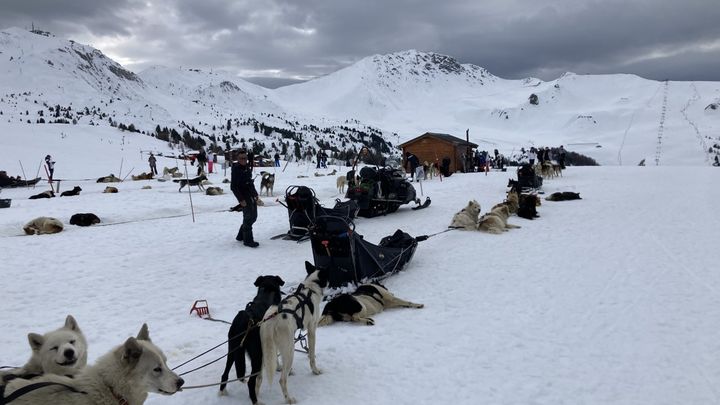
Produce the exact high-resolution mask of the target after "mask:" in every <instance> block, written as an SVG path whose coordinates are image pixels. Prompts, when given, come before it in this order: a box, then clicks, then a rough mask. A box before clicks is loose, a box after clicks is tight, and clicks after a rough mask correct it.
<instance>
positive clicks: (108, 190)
mask: <svg viewBox="0 0 720 405" xmlns="http://www.w3.org/2000/svg"><path fill="white" fill-rule="evenodd" d="M117 192H118V189H117V187H113V186H107V187H105V190H103V193H117Z"/></svg>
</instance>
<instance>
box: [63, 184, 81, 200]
mask: <svg viewBox="0 0 720 405" xmlns="http://www.w3.org/2000/svg"><path fill="white" fill-rule="evenodd" d="M81 191H82V189H81V188H80V187H79V186H75V187H73V189H72V190H68V191H63V192H62V193H60V197H72V196H75V195H80V192H81Z"/></svg>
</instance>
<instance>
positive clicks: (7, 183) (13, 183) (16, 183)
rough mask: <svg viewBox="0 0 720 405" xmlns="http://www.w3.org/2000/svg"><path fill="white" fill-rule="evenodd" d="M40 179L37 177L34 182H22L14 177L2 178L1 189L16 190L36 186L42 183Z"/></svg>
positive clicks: (0, 180)
mask: <svg viewBox="0 0 720 405" xmlns="http://www.w3.org/2000/svg"><path fill="white" fill-rule="evenodd" d="M40 179H41V178H40V177H36V178H34V179H32V180H20V179H18V178H14V177H7V176H0V187H4V188H16V187H28V186H34V185H35V184H37V183H38V182H39V181H40Z"/></svg>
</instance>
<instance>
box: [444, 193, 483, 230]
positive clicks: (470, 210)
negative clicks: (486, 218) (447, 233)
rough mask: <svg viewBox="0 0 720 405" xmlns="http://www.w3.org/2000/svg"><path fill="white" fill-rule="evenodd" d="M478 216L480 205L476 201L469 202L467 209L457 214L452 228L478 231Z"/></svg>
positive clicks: (451, 225) (451, 223) (451, 224)
mask: <svg viewBox="0 0 720 405" xmlns="http://www.w3.org/2000/svg"><path fill="white" fill-rule="evenodd" d="M478 215H480V203H479V202H477V201H475V200H472V201H469V202H468V205H467V206H466V207H465V208H463V209H462V210H460V211H459V212H457V213H455V215H454V216H453V219H452V222H450V228H460V229H465V230H468V231H469V230H475V229H477V221H478Z"/></svg>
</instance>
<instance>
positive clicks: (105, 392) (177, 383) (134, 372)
mask: <svg viewBox="0 0 720 405" xmlns="http://www.w3.org/2000/svg"><path fill="white" fill-rule="evenodd" d="M36 382H52V383H55V384H56V385H51V386H48V387H43V388H41V389H36V390H34V391H31V392H29V393H26V394H24V395H22V396H20V397H19V398H17V399H15V400H14V401H13V402H12V405H40V404H43V405H45V404H48V405H49V404H52V405H100V404H102V405H105V404H109V405H110V404H111V405H115V404H123V405H125V404H127V405H142V404H144V403H145V400H146V399H147V396H148V393H150V392H155V393H159V394H164V395H172V394H174V393H176V392H177V391H179V390H180V387H182V385H183V384H184V381H183V379H182V378H180V377H179V376H178V375H177V374H175V373H174V372H172V371H171V370H170V369H169V368H168V366H167V364H166V358H165V355H164V354H163V352H162V351H161V350H160V349H159V348H158V347H157V346H155V345H154V344H153V343H152V341H150V335H149V333H148V328H147V325H143V326H142V328H141V329H140V333H138V335H137V337H136V338H134V337H130V338H128V339H127V340H126V341H125V343H123V344H122V345H120V346H118V347H116V348H115V349H113V350H112V351H111V352H109V353H107V354H105V355H104V356H102V357H100V358H99V359H98V360H97V362H96V363H95V364H93V365H92V366H87V367H85V368H84V369H83V370H82V371H81V372H80V373H79V374H77V375H76V376H75V378H68V377H61V376H54V375H46V376H42V377H38V378H35V379H33V380H31V381H29V380H20V379H15V380H13V381H11V382H10V383H9V384H8V385H7V387H6V390H5V395H6V397H7V396H9V395H12V393H13V392H14V391H15V390H18V389H20V388H22V387H25V386H28V385H30V384H33V383H36ZM60 384H61V385H60Z"/></svg>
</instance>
